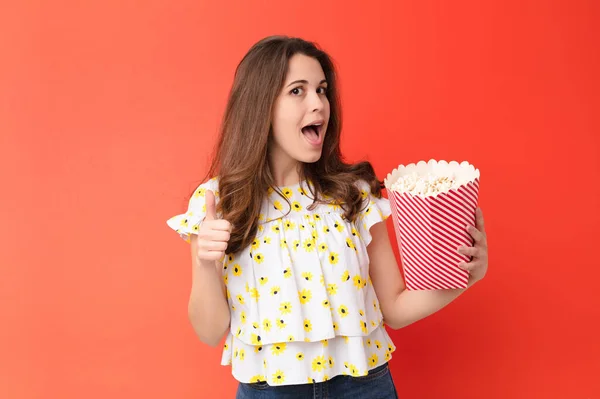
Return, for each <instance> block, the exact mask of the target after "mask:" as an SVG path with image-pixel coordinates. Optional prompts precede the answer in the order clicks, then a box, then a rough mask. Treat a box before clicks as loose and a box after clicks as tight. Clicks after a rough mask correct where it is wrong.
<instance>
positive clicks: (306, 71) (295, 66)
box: [286, 54, 325, 84]
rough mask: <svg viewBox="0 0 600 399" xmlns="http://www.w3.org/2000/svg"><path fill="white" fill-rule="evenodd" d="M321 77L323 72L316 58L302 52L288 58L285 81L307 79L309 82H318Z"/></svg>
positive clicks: (323, 76) (323, 74)
mask: <svg viewBox="0 0 600 399" xmlns="http://www.w3.org/2000/svg"><path fill="white" fill-rule="evenodd" d="M323 79H325V73H324V72H323V68H321V64H320V63H319V61H317V60H316V59H314V58H312V57H309V56H307V55H304V54H294V55H293V56H292V58H290V60H289V62H288V70H287V76H286V81H294V80H308V81H309V82H310V83H314V84H319V82H320V81H321V80H323Z"/></svg>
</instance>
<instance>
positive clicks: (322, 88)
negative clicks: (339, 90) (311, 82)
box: [319, 87, 327, 94]
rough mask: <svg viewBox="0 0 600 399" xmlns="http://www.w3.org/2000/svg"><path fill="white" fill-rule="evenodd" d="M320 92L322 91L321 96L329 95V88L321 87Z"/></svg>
mask: <svg viewBox="0 0 600 399" xmlns="http://www.w3.org/2000/svg"><path fill="white" fill-rule="evenodd" d="M319 90H321V94H327V87H319Z"/></svg>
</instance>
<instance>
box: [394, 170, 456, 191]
mask: <svg viewBox="0 0 600 399" xmlns="http://www.w3.org/2000/svg"><path fill="white" fill-rule="evenodd" d="M464 183H465V182H464V179H459V178H457V177H456V176H455V175H454V174H450V175H449V176H435V175H434V174H432V173H428V174H427V175H425V176H419V175H418V174H417V173H416V172H412V173H411V174H409V175H406V176H401V177H400V178H398V180H396V182H394V183H392V184H391V187H390V190H393V191H396V192H399V193H403V192H408V193H410V194H413V195H417V194H418V195H423V196H428V195H436V194H439V193H445V192H448V191H450V190H451V189H453V188H454V189H457V188H458V187H460V186H461V185H463V184H464Z"/></svg>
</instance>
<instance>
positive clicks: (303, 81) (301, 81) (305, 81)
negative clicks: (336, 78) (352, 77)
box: [286, 79, 327, 87]
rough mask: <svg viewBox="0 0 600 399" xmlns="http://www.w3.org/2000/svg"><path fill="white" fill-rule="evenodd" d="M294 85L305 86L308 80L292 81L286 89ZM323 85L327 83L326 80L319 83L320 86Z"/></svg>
mask: <svg viewBox="0 0 600 399" xmlns="http://www.w3.org/2000/svg"><path fill="white" fill-rule="evenodd" d="M296 83H304V84H305V85H306V84H308V80H294V81H293V82H292V83H290V84H289V85H287V86H286V87H290V86H291V85H293V84H296ZM323 83H327V79H323V80H322V81H320V82H319V84H320V85H322V84H323Z"/></svg>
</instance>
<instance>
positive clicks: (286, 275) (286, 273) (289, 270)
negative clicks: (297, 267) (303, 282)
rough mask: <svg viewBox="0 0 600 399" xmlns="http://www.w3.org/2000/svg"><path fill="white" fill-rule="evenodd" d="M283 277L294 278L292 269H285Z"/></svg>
mask: <svg viewBox="0 0 600 399" xmlns="http://www.w3.org/2000/svg"><path fill="white" fill-rule="evenodd" d="M283 277H284V278H288V277H292V269H290V268H289V267H287V268H285V269H284V270H283Z"/></svg>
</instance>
